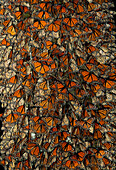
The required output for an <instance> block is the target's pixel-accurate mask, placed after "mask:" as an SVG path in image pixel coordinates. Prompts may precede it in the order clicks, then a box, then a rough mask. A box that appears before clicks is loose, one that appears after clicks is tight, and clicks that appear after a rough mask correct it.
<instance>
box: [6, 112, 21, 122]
mask: <svg viewBox="0 0 116 170" xmlns="http://www.w3.org/2000/svg"><path fill="white" fill-rule="evenodd" d="M19 117H20V116H19V115H17V114H14V113H11V114H9V115H8V116H7V117H6V119H5V121H6V122H7V123H15V122H16V121H17V119H18V118H19Z"/></svg>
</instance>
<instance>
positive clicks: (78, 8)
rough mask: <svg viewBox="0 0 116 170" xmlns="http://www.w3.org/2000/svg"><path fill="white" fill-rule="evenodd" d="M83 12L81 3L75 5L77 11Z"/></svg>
mask: <svg viewBox="0 0 116 170" xmlns="http://www.w3.org/2000/svg"><path fill="white" fill-rule="evenodd" d="M83 12H84V8H83V5H78V6H77V13H83Z"/></svg>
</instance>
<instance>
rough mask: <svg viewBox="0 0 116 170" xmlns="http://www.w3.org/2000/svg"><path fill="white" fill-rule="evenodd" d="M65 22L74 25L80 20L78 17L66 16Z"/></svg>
mask: <svg viewBox="0 0 116 170" xmlns="http://www.w3.org/2000/svg"><path fill="white" fill-rule="evenodd" d="M63 22H64V23H66V24H67V25H68V26H70V27H73V26H74V25H75V24H77V22H78V21H77V19H76V18H65V19H64V20H63Z"/></svg>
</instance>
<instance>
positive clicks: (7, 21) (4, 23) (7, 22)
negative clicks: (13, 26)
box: [3, 19, 11, 27]
mask: <svg viewBox="0 0 116 170" xmlns="http://www.w3.org/2000/svg"><path fill="white" fill-rule="evenodd" d="M10 21H11V20H10V19H9V20H6V21H4V22H3V25H4V26H5V27H7V26H8V24H9V23H10Z"/></svg>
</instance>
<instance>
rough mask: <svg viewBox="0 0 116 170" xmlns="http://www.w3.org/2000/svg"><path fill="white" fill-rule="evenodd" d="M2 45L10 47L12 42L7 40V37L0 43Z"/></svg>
mask: <svg viewBox="0 0 116 170" xmlns="http://www.w3.org/2000/svg"><path fill="white" fill-rule="evenodd" d="M0 46H6V47H8V46H10V43H9V42H8V41H6V39H5V38H4V39H3V40H2V42H1V43H0Z"/></svg>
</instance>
